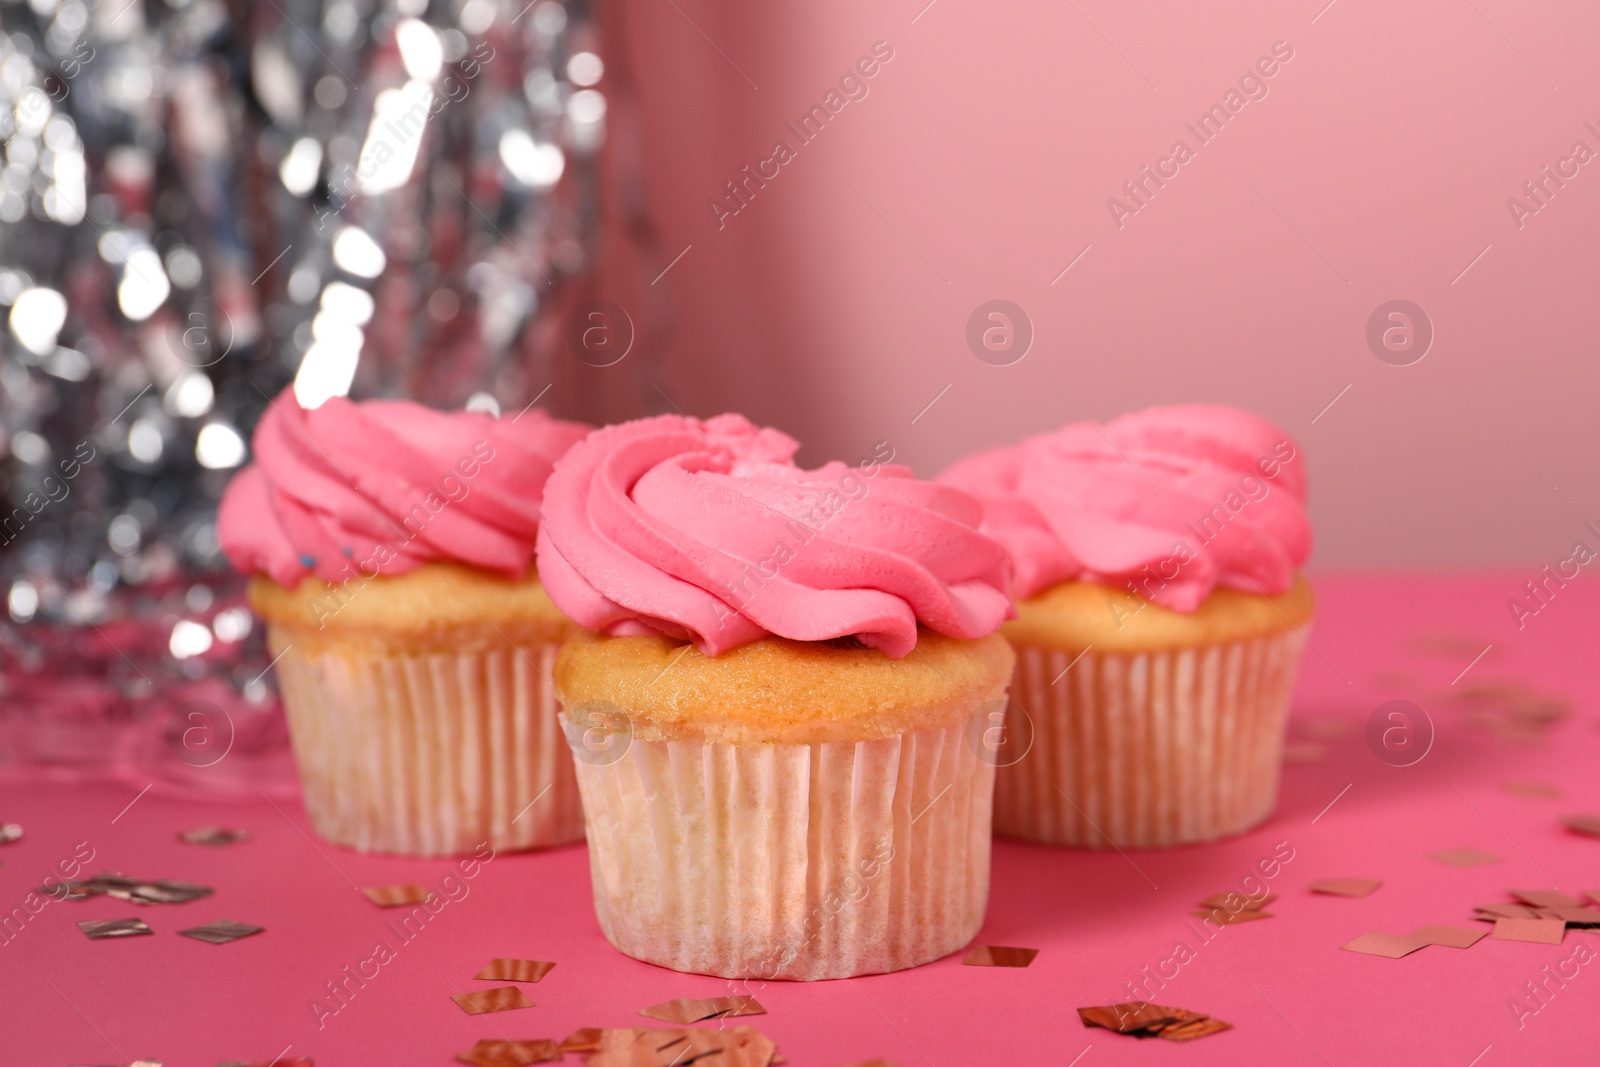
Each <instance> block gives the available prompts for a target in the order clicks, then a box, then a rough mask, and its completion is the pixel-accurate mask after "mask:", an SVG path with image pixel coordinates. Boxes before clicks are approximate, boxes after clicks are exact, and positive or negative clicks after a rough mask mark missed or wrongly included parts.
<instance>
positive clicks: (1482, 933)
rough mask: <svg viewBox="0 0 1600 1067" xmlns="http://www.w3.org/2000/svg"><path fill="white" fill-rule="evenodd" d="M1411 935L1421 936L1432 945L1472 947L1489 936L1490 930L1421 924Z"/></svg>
mask: <svg viewBox="0 0 1600 1067" xmlns="http://www.w3.org/2000/svg"><path fill="white" fill-rule="evenodd" d="M1410 936H1411V937H1414V938H1421V939H1422V940H1423V941H1424V942H1426V943H1427V944H1430V945H1444V946H1445V947H1446V948H1471V947H1472V946H1473V945H1476V944H1477V943H1478V942H1479V941H1482V940H1483V939H1484V938H1485V937H1488V936H1489V931H1487V930H1472V929H1468V928H1467V927H1465V926H1419V927H1418V928H1417V929H1415V930H1413V931H1412V932H1411V934H1410Z"/></svg>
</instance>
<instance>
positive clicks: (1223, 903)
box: [1200, 892, 1278, 911]
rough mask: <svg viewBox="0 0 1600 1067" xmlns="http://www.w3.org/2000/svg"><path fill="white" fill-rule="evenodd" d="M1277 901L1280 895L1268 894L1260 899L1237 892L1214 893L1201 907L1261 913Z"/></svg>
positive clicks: (1203, 901)
mask: <svg viewBox="0 0 1600 1067" xmlns="http://www.w3.org/2000/svg"><path fill="white" fill-rule="evenodd" d="M1277 899H1278V895H1277V894H1276V893H1268V894H1267V895H1266V896H1264V897H1261V898H1259V899H1257V898H1256V897H1251V896H1246V895H1245V894H1243V893H1236V892H1226V893H1212V894H1211V895H1210V896H1209V897H1206V899H1204V900H1202V901H1201V902H1200V906H1201V907H1202V908H1227V909H1228V910H1229V911H1260V910H1261V909H1262V908H1264V907H1266V906H1267V905H1268V904H1271V903H1272V902H1273V901H1274V900H1277Z"/></svg>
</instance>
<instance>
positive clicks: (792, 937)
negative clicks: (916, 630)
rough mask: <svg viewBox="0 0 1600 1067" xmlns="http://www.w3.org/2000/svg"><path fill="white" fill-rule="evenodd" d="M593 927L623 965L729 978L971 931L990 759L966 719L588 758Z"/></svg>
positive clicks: (582, 776) (584, 781) (841, 974)
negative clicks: (869, 734)
mask: <svg viewBox="0 0 1600 1067" xmlns="http://www.w3.org/2000/svg"><path fill="white" fill-rule="evenodd" d="M573 731H574V728H573V727H572V726H570V725H569V727H568V732H569V737H571V738H572V740H573V743H574V750H575V751H576V752H577V753H578V754H579V756H580V758H579V759H578V761H577V764H576V765H577V771H578V784H579V787H580V788H581V789H582V792H583V803H584V808H585V811H586V812H587V815H588V825H589V864H590V870H591V872H592V875H593V882H594V898H595V910H596V912H597V913H598V915H599V919H600V929H601V930H602V931H603V932H604V933H605V935H606V937H607V939H609V940H610V941H611V943H612V944H613V945H615V946H616V947H617V948H619V949H621V950H622V951H623V952H625V953H627V954H628V955H629V956H632V957H634V958H635V959H640V960H644V961H646V962H647V963H655V964H659V965H660V966H663V967H670V968H672V969H673V970H678V971H691V972H695V973H699V974H712V975H718V976H720V977H725V978H759V979H774V978H781V979H799V980H811V979H818V978H847V977H850V976H852V975H860V974H877V973H881V972H884V971H895V970H900V969H901V968H905V967H914V966H916V965H918V964H921V963H927V962H928V961H930V960H935V959H938V958H939V957H941V956H944V955H948V954H949V953H951V952H954V951H955V950H957V949H959V948H961V947H962V946H963V945H965V944H966V943H967V942H968V941H970V940H971V939H972V937H973V936H974V935H975V934H976V933H977V931H978V927H979V926H980V925H981V923H982V921H983V913H984V906H985V903H986V901H987V898H988V893H989V838H990V825H989V815H990V804H991V801H992V796H993V785H994V768H993V767H992V766H990V765H989V764H987V763H984V762H982V761H980V760H979V759H978V758H977V756H976V755H975V754H974V751H975V750H974V749H973V748H972V747H971V746H969V745H968V743H967V740H966V729H965V724H964V723H957V724H954V725H952V726H950V727H947V728H944V729H938V730H925V731H918V732H914V733H907V734H902V735H900V736H896V737H890V738H884V739H879V740H870V741H859V742H845V741H838V742H824V743H816V744H749V745H732V744H720V743H718V744H710V743H706V742H703V741H698V740H680V741H640V740H634V741H633V742H632V743H631V745H629V746H628V748H627V750H626V752H625V754H623V755H622V757H621V758H620V759H618V760H617V761H616V762H613V763H608V764H603V765H602V764H595V763H589V762H585V760H584V759H583V758H582V756H583V753H584V750H583V749H581V748H579V745H580V744H581V740H580V739H579V738H578V737H577V736H575V734H574V732H573Z"/></svg>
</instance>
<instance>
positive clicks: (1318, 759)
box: [1283, 741, 1328, 764]
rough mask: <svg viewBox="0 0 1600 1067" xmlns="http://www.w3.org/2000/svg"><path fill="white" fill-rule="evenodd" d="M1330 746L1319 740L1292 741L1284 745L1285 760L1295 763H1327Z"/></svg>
mask: <svg viewBox="0 0 1600 1067" xmlns="http://www.w3.org/2000/svg"><path fill="white" fill-rule="evenodd" d="M1327 761H1328V746H1327V745H1324V744H1321V743H1320V742H1317V741H1290V742H1289V743H1288V744H1286V745H1284V746H1283V762H1285V763H1293V764H1307V763H1326V762H1327Z"/></svg>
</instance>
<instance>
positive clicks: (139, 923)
mask: <svg viewBox="0 0 1600 1067" xmlns="http://www.w3.org/2000/svg"><path fill="white" fill-rule="evenodd" d="M78 929H80V930H82V931H83V932H84V933H85V934H86V935H88V937H89V940H91V941H100V940H103V939H105V938H108V937H138V936H139V935H140V934H150V933H154V932H155V931H153V930H151V929H150V927H149V926H148V925H146V924H145V921H144V920H143V919H98V920H93V919H84V920H83V921H81V922H79V923H78Z"/></svg>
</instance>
